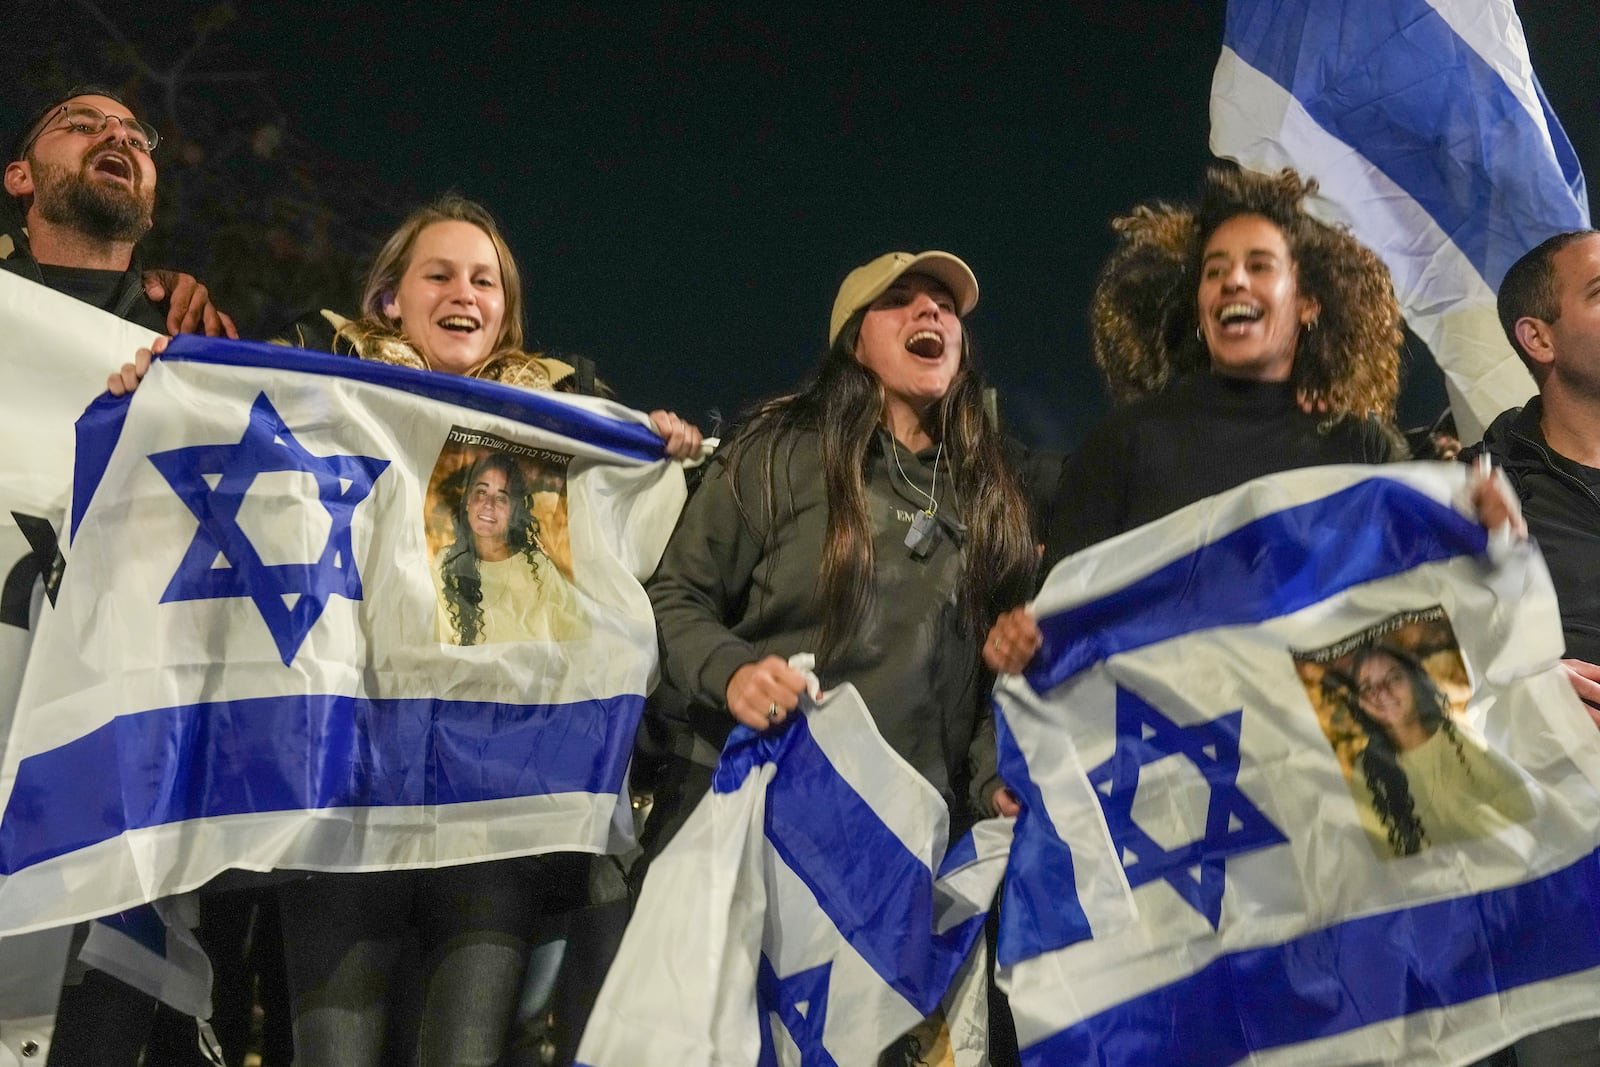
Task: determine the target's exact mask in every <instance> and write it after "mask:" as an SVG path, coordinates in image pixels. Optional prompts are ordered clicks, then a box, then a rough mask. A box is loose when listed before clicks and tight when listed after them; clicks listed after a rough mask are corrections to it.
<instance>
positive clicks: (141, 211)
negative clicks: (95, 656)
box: [0, 86, 238, 1067]
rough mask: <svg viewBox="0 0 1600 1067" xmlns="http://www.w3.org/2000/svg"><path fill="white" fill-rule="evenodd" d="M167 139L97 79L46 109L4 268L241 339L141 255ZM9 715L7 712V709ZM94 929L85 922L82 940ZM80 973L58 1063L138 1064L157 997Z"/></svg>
mask: <svg viewBox="0 0 1600 1067" xmlns="http://www.w3.org/2000/svg"><path fill="white" fill-rule="evenodd" d="M159 140H160V137H159V135H158V134H157V133H156V131H155V130H154V129H153V128H151V127H150V126H149V125H148V124H146V123H143V122H141V121H140V120H139V119H138V118H136V117H135V116H134V114H133V111H132V110H131V109H130V108H129V107H128V106H127V105H126V104H125V103H124V102H123V101H122V100H121V99H120V98H118V97H117V96H116V95H115V94H114V93H112V92H110V91H109V90H106V89H102V88H99V87H96V86H82V87H79V88H76V89H72V90H70V91H69V92H67V93H66V94H64V95H63V96H61V97H60V98H58V99H54V100H53V101H52V102H50V103H49V104H47V105H46V106H43V107H41V108H40V109H39V110H38V111H37V112H35V113H34V115H33V117H32V118H31V119H30V120H29V121H28V122H27V124H25V125H24V126H23V127H22V128H21V129H20V130H19V131H18V132H17V135H16V138H15V140H14V141H13V142H12V145H11V151H10V153H9V155H8V156H7V157H6V158H7V159H8V160H9V162H7V163H6V165H5V172H4V182H5V193H6V195H5V196H4V197H0V270H5V271H9V272H10V273H12V274H16V275H18V276H20V277H23V278H26V279H28V280H30V281H33V282H37V283H39V284H41V285H44V286H47V287H48V288H51V289H54V290H57V291H58V292H61V293H65V294H66V295H68V296H71V297H74V298H75V299H78V300H81V301H83V302H84V303H87V304H90V305H93V306H94V307H97V308H99V309H101V310H102V311H107V312H110V313H111V314H113V315H116V316H117V317H118V318H121V319H125V320H127V321H129V322H133V323H137V324H138V325H140V326H143V327H145V328H147V329H149V330H152V331H155V332H157V333H179V332H183V331H190V332H197V331H199V330H201V329H203V330H204V332H205V333H207V334H210V335H212V336H216V335H219V334H224V333H225V334H227V335H228V336H230V337H237V336H238V333H237V331H236V330H235V329H234V326H233V323H232V321H231V320H230V319H229V318H228V316H226V315H224V314H222V313H221V312H219V311H218V310H217V309H216V308H215V307H214V306H212V304H211V302H210V298H209V294H208V293H207V291H206V288H205V286H203V285H200V284H199V283H198V282H196V281H195V279H194V278H193V277H191V276H189V275H187V274H179V273H177V272H175V271H146V270H145V269H144V268H143V265H142V264H141V262H140V258H139V252H138V242H139V240H140V239H141V238H143V237H144V235H145V234H146V233H148V232H149V230H150V226H151V222H152V212H153V210H154V208H155V190H156V166H155V160H154V156H153V155H152V153H153V152H154V151H155V148H156V145H157V144H158V142H159ZM129 354H130V355H131V353H129ZM9 399H10V400H11V401H12V402H21V403H27V402H28V400H27V398H25V397H24V398H9ZM83 399H84V400H85V402H87V401H88V400H89V399H90V398H89V397H84V398H83ZM38 551H41V552H43V551H46V548H45V546H39V548H38ZM9 711H10V709H9V708H0V715H8V714H9ZM86 929H87V928H86V927H80V928H79V931H78V934H77V938H76V939H75V941H74V945H75V946H76V945H78V944H80V943H81V938H82V937H83V935H84V933H85V931H86ZM79 970H80V971H81V972H82V973H81V977H80V979H79V980H78V981H76V982H73V983H72V984H70V985H68V986H67V987H65V988H64V989H63V991H62V995H61V1002H60V1008H59V1011H58V1013H57V1017H56V1027H55V1038H54V1042H53V1044H52V1045H51V1047H50V1049H49V1062H50V1063H51V1064H53V1065H56V1067H73V1065H75V1064H89V1063H94V1064H108V1065H116V1064H129V1065H132V1064H135V1063H137V1062H138V1059H139V1056H140V1053H141V1051H142V1049H143V1046H144V1043H145V1037H146V1035H147V1034H148V1033H149V1032H150V1028H151V1024H152V1021H153V1019H154V1017H155V1011H156V999H155V998H154V997H152V996H150V995H149V994H147V993H144V992H142V991H140V990H138V989H135V988H133V987H132V986H130V985H127V984H126V983H124V982H121V981H119V980H118V979H116V978H113V977H111V976H110V975H108V974H105V973H104V972H101V971H98V970H94V969H92V968H79ZM34 1044H35V1047H37V1043H34ZM24 1048H26V1046H24ZM25 1054H27V1053H25ZM0 1058H3V1057H0Z"/></svg>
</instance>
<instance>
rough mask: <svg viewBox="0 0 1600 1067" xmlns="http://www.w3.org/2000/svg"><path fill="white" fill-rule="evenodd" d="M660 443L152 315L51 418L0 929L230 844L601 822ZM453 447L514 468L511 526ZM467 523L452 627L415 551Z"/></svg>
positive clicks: (550, 845)
mask: <svg viewBox="0 0 1600 1067" xmlns="http://www.w3.org/2000/svg"><path fill="white" fill-rule="evenodd" d="M123 358H126V357H125V356H124V357H123ZM491 455H492V456H495V457H498V460H497V462H499V464H500V465H499V467H498V468H496V472H495V473H489V468H490V467H491V466H493V464H491V463H489V462H488V458H489V457H490V456H491ZM660 457H661V446H660V442H659V440H658V439H657V438H656V436H655V435H654V434H653V433H652V432H651V430H650V429H649V428H648V424H647V420H645V418H644V416H642V415H639V414H637V413H635V412H630V411H628V410H627V409H625V408H622V407H620V406H618V405H614V404H609V403H606V402H604V401H595V400H587V399H583V398H565V397H557V396H553V395H549V394H534V393H528V392H525V391H521V390H514V389H510V388H506V387H502V386H498V385H494V384H492V383H484V382H476V381H470V380H466V379H457V378H452V377H449V376H445V375H438V374H426V373H421V372H414V371H410V370H407V369H404V368H396V367H388V366H384V365H379V364H368V363H363V362H360V361H357V360H351V359H338V358H334V357H328V356H319V355H314V354H311V353H305V352H299V351H296V350H293V349H287V348H282V347H276V346H268V345H249V344H241V343H238V342H221V341H207V340H204V339H200V338H193V337H183V338H179V339H178V340H177V341H175V342H174V343H173V344H172V346H171V348H170V349H169V350H168V354H167V356H166V357H165V358H164V359H162V360H159V361H157V364H156V366H155V367H154V368H153V369H152V371H151V373H150V376H149V377H148V378H147V379H146V380H145V382H144V384H143V385H142V386H141V387H140V389H139V390H138V391H137V393H135V394H134V396H133V397H132V400H131V402H129V401H127V400H123V401H113V400H111V399H110V398H109V397H107V398H103V399H102V400H100V401H97V402H96V403H95V404H94V405H93V406H92V407H91V409H90V410H89V411H88V412H87V413H86V414H85V416H84V417H83V419H82V420H80V422H79V424H78V444H77V452H76V475H75V480H74V489H73V497H72V509H71V528H72V536H71V548H70V550H69V552H68V564H67V567H66V574H65V577H64V579H63V581H62V583H61V586H60V589H59V592H58V594H57V599H56V607H55V610H54V611H53V612H50V613H47V614H46V616H45V617H44V619H43V621H42V622H41V624H40V627H39V632H38V635H37V639H36V641H35V644H34V648H33V650H32V653H31V657H30V660H29V665H28V669H27V673H26V675H25V678H24V681H23V687H22V693H21V696H20V698H19V702H18V708H17V715H16V718H15V721H14V723H13V724H12V727H11V731H10V735H9V739H8V741H7V743H6V747H5V750H4V755H3V762H0V934H8V933H14V932H21V931H27V930H33V929H42V928H45V927H49V926H54V925H58V924H61V923H66V922H72V921H75V920H78V919H82V918H85V917H90V916H95V915H103V914H109V913H112V912H118V911H122V910H124V909H126V908H128V907H130V906H132V905H134V904H138V903H140V902H143V901H149V900H154V899H157V898H160V897H164V896H167V895H170V894H173V893H177V892H181V891H184V890H186V889H189V888H193V887H195V886H198V885H200V884H202V883H204V882H205V881H206V880H207V879H209V878H210V877H212V876H213V875H215V874H216V873H218V872H219V871H221V870H224V869H226V868H229V867H242V868H247V869H256V870H265V869H270V868H275V867H289V868H301V869H310V870H339V871H359V870H376V869H386V868H403V867H418V866H432V865H441V864H451V863H459V862H466V861H470V860H475V859H487V858H494V857H500V856H510V855H517V854H525V853H529V852H538V851H549V850H556V849H576V850H586V851H600V850H604V849H607V848H610V847H621V846H622V845H624V844H626V833H627V832H630V831H629V828H630V827H631V819H629V818H626V817H625V816H626V815H627V811H626V809H627V804H626V802H625V798H624V799H623V801H621V802H619V795H620V794H622V793H623V783H624V778H625V774H626V767H627V761H628V757H629V753H630V752H631V748H632V739H633V734H634V728H635V725H636V722H637V718H638V714H639V710H640V708H641V705H642V701H643V694H644V693H645V692H647V691H648V689H649V687H650V686H651V685H652V684H653V678H654V672H655V640H654V631H653V623H652V618H651V614H650V609H649V602H648V600H647V598H646V597H645V595H644V592H643V589H642V587H641V586H640V580H641V578H642V577H643V576H645V575H647V574H649V572H650V571H651V570H652V569H653V567H654V565H655V562H656V559H657V557H658V555H659V553H660V550H661V548H662V546H663V544H664V542H665V539H666V536H667V534H668V533H669V532H670V530H671V528H672V526H673V522H674V519H675V517H676V515H677V512H678V509H679V507H680V506H681V503H682V500H683V494H684V490H683V480H682V476H681V473H680V472H679V471H678V469H677V467H676V466H675V465H673V464H668V463H665V462H662V461H661V458H660ZM478 472H483V473H482V481H483V482H484V483H485V484H488V485H489V487H490V489H495V488H497V487H498V488H500V489H502V490H503V489H504V488H505V486H506V484H507V480H508V479H511V480H514V481H519V482H525V483H526V484H524V485H522V487H521V488H520V489H519V490H518V491H516V492H514V493H510V494H509V495H510V496H511V497H514V498H515V499H513V500H512V515H513V516H514V519H513V523H512V526H513V529H514V531H520V536H521V540H520V541H518V540H516V538H515V537H511V535H510V534H508V533H507V526H506V523H505V521H504V520H503V519H502V520H501V524H500V526H499V528H498V532H496V530H495V528H494V524H493V522H492V521H491V520H492V516H490V514H489V510H488V509H487V508H485V509H480V510H481V511H482V513H481V514H480V513H479V510H474V509H473V508H468V507H467V506H466V499H467V487H466V486H464V484H463V483H464V482H465V481H468V480H470V478H473V477H478V476H479V475H478ZM451 486H454V489H453V490H452V489H451V488H450V487H451ZM507 495H508V494H506V493H505V492H502V493H501V496H502V499H504V498H505V497H506V496H507ZM516 516H520V518H516ZM484 524H488V525H486V526H485V525H484ZM469 527H470V529H471V531H472V535H473V536H469V535H468V533H467V532H466V531H467V530H468V529H469ZM480 527H481V528H482V529H486V530H488V531H489V532H488V533H481V540H483V541H484V542H486V543H488V547H487V548H483V549H481V552H482V557H481V559H479V560H478V562H477V563H476V564H475V567H476V570H475V572H474V573H475V574H477V575H478V576H480V577H481V592H475V593H474V594H473V595H475V596H477V598H478V600H479V601H481V603H480V604H479V606H480V608H481V620H480V621H479V622H478V623H476V624H475V625H474V626H473V627H471V628H470V629H468V628H466V627H467V624H466V623H465V622H464V621H462V620H465V619H467V618H468V617H469V616H470V615H471V610H470V605H469V606H468V607H462V606H461V604H460V603H458V602H455V601H452V602H450V603H448V604H447V603H446V599H447V598H446V596H445V593H444V592H443V591H442V590H443V577H442V576H443V575H444V574H445V573H446V572H445V569H444V563H443V562H442V561H443V560H445V559H446V558H447V556H450V555H451V554H452V553H455V554H459V553H460V552H463V551H465V549H464V548H463V547H462V543H463V542H470V543H472V544H477V543H478V542H477V541H474V540H473V537H478V536H480ZM508 537H511V539H510V540H508ZM496 538H498V540H496ZM452 539H453V540H452ZM508 544H512V545H520V547H519V548H518V549H517V551H515V552H511V553H510V559H508V560H505V561H504V562H503V563H496V562H494V556H495V553H493V552H492V551H491V550H492V549H493V548H494V547H495V546H496V545H498V546H499V547H500V548H501V549H505V548H506V546H507V545H508ZM474 551H475V552H476V551H479V550H478V549H474ZM497 566H502V567H503V568H504V576H503V577H502V578H500V579H491V574H492V573H495V574H497V573H501V572H499V571H495V570H494V568H495V567H497ZM496 581H498V582H499V583H500V584H498V585H496V584H495V582H496ZM478 588H479V586H478V585H477V584H475V586H474V589H475V590H477V589H478ZM501 600H509V601H512V602H513V603H511V604H509V605H507V604H502V603H500V601H501ZM528 600H533V601H536V602H537V605H538V610H535V611H532V612H528V611H521V612H520V613H519V612H518V611H515V610H512V609H513V608H516V607H517V606H518V604H519V603H521V602H523V601H528ZM524 606H525V605H524ZM506 620H509V621H506ZM458 627H460V628H461V632H460V634H457V633H456V629H457V628H458ZM518 627H521V628H522V629H518ZM497 628H498V629H497ZM469 638H476V640H475V641H474V640H469Z"/></svg>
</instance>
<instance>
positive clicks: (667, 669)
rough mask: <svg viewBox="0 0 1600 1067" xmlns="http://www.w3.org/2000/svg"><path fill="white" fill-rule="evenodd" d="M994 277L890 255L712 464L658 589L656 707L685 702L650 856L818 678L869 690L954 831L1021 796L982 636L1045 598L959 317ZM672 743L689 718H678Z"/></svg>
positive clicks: (853, 277)
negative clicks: (736, 742) (717, 774)
mask: <svg viewBox="0 0 1600 1067" xmlns="http://www.w3.org/2000/svg"><path fill="white" fill-rule="evenodd" d="M977 300H978V285H977V281H976V280H975V279H974V278H973V276H972V272H971V270H969V269H968V267H967V265H966V264H965V263H963V262H961V260H959V259H957V258H956V257H955V256H952V255H950V254H948V253H945V252H924V253H920V254H917V255H912V254H909V253H904V252H894V253H890V254H888V255H885V256H881V257H879V258H877V259H875V260H873V261H872V262H870V263H868V264H866V265H865V266H862V267H859V268H857V269H856V270H854V271H852V272H850V274H849V275H848V276H847V277H846V278H845V280H844V283H843V284H842V285H841V286H840V288H839V295H838V297H837V299H836V300H835V302H834V307H833V317H832V320H831V323H830V326H829V347H828V350H827V353H826V355H824V357H823V359H822V363H821V366H820V367H819V368H818V370H817V371H816V374H815V375H814V376H813V377H812V378H811V379H810V381H808V382H807V383H806V384H805V385H803V386H802V387H801V388H800V389H799V390H798V391H797V392H793V393H788V394H786V395H783V396H780V397H777V398H775V399H772V400H769V401H767V402H765V403H764V404H762V405H760V406H759V407H757V408H756V410H755V411H754V413H753V414H752V415H751V416H750V418H749V419H748V421H747V422H746V423H745V425H744V426H743V427H742V428H741V429H740V430H739V431H738V432H737V433H736V434H734V436H733V438H732V440H731V441H730V442H729V443H728V445H727V446H726V447H725V448H724V449H723V451H722V452H721V453H719V455H718V456H717V457H716V459H714V460H713V461H712V463H711V465H710V470H709V471H708V472H707V474H706V478H705V481H704V482H703V484H702V485H701V486H700V488H699V490H698V492H697V493H696V494H695V495H694V497H693V498H691V500H690V501H689V504H688V507H687V508H686V510H685V511H684V514H683V518H682V520H681V522H680V525H679V527H678V529H677V531H676V533H674V535H673V537H672V540H671V542H670V543H669V544H668V546H667V550H666V554H665V555H664V557H663V559H662V562H661V566H660V568H659V570H658V571H657V572H656V574H655V577H654V578H653V579H652V580H651V581H650V583H649V585H648V589H649V593H650V599H651V602H652V603H653V604H654V605H655V610H656V622H657V626H658V629H659V631H660V635H661V644H662V648H663V652H664V654H663V664H662V672H663V689H664V690H665V691H666V692H665V693H664V694H663V695H662V696H661V698H660V699H658V700H657V706H658V707H661V706H675V707H679V708H682V709H683V711H682V713H681V717H680V718H677V719H676V720H674V723H675V725H676V728H677V734H676V736H675V738H673V740H672V742H671V743H672V749H673V751H674V753H675V755H676V757H678V758H676V759H675V760H674V761H672V770H671V771H670V772H669V773H668V774H667V775H666V776H665V777H666V781H665V782H664V783H663V784H662V785H661V786H660V787H658V789H657V793H656V803H657V810H656V812H655V813H654V814H653V815H652V819H651V822H650V823H649V824H647V826H646V831H645V837H646V841H645V844H646V850H647V853H648V854H651V855H654V854H655V853H657V852H659V850H660V848H661V847H662V846H664V844H665V842H666V839H667V838H668V837H670V836H671V834H672V833H673V832H674V831H675V830H676V827H677V825H679V823H680V822H681V819H682V818H684V817H686V816H687V814H688V811H689V810H690V809H691V808H692V807H693V806H694V803H695V801H696V800H698V798H699V797H700V795H702V794H703V793H704V792H705V790H706V789H707V788H708V787H709V784H710V774H711V767H712V766H713V765H714V764H715V762H716V755H717V753H718V751H719V750H720V749H721V746H722V743H723V741H724V740H725V739H726V738H727V735H728V733H729V731H730V730H732V728H733V727H734V725H735V724H736V723H743V724H745V725H747V726H750V727H752V728H754V729H757V730H763V729H767V728H770V727H774V726H778V725H781V724H782V722H783V721H784V719H785V717H786V716H788V715H789V714H790V712H792V711H793V710H794V708H795V707H796V705H797V703H798V699H799V694H800V693H801V691H802V690H803V689H804V686H805V680H804V678H803V677H802V675H801V674H800V673H799V672H798V671H796V670H794V669H792V668H791V667H790V666H789V664H788V662H787V660H788V657H790V656H792V655H794V654H796V653H802V652H812V653H815V654H816V656H817V661H816V673H817V675H818V677H819V678H820V679H821V682H822V685H823V687H824V688H831V687H833V686H837V685H839V684H841V683H843V682H850V683H852V684H854V685H855V687H856V689H857V690H858V691H859V692H860V693H861V696H862V698H863V700H864V701H865V703H866V705H867V707H869V708H870V709H871V710H872V714H873V717H874V719H875V720H876V721H877V724H878V728H879V730H880V732H881V733H882V734H883V737H884V739H885V740H886V741H887V742H888V743H889V744H890V745H891V746H892V747H893V748H894V749H895V751H896V752H898V753H899V754H900V755H901V756H903V757H904V758H905V759H906V760H907V762H909V763H910V764H911V765H912V766H913V767H915V768H916V769H917V770H918V771H919V772H920V773H921V774H922V775H923V776H924V777H926V778H927V779H928V781H929V782H931V783H932V784H933V785H934V786H935V787H936V788H937V789H938V790H939V791H940V793H941V794H943V796H944V798H945V801H946V803H948V804H949V806H950V809H951V835H952V839H954V837H955V835H957V834H959V833H960V832H962V830H963V829H964V828H965V826H966V825H967V824H969V823H970V822H971V821H972V819H973V818H974V816H975V815H978V814H983V813H987V812H991V811H995V810H998V809H997V805H998V806H1003V807H1007V808H1009V806H1010V804H1011V801H1010V799H1009V797H1008V796H1007V795H1006V794H1005V793H1004V791H1003V789H1002V788H1001V786H1000V782H999V778H998V776H997V775H996V773H995V760H994V743H993V733H992V724H991V723H990V722H989V720H988V719H987V717H986V715H985V714H984V710H983V703H982V696H981V694H982V692H983V691H984V690H985V689H986V688H987V686H986V685H984V684H983V683H984V681H985V679H984V678H983V677H982V669H981V666H980V663H979V658H978V645H979V641H980V640H981V638H982V635H983V634H984V633H985V632H986V630H987V628H988V626H989V624H990V622H991V621H992V620H993V619H994V617H995V613H996V611H997V610H998V609H999V608H1001V607H1005V606H1008V604H1009V603H1011V602H1014V601H1015V598H1016V597H1017V596H1018V595H1020V594H1023V593H1025V592H1026V591H1027V589H1028V586H1029V583H1030V582H1031V580H1032V573H1033V557H1034V547H1033V538H1032V536H1031V534H1030V532H1029V528H1028V505H1027V503H1026V502H1025V500H1024V497H1023V493H1022V490H1021V488H1020V487H1019V484H1018V480H1017V478H1016V476H1015V475H1014V474H1013V473H1012V471H1011V470H1010V469H1009V468H1008V467H1007V465H1006V462H1005V460H1004V458H1003V457H1002V455H1001V444H1000V438H999V435H998V434H997V433H996V431H995V430H994V429H993V427H991V426H990V425H989V423H988V422H987V421H986V420H985V418H984V414H983V409H982V403H981V391H982V380H981V378H980V376H979V373H978V368H977V366H976V363H975V360H974V358H973V354H972V350H971V346H970V343H969V340H968V337H967V334H966V331H965V329H964V325H963V322H962V317H963V316H964V315H966V314H967V313H968V312H970V311H971V310H972V308H973V306H974V305H975V304H976V303H977ZM668 732H669V733H671V730H670V729H669V730H668Z"/></svg>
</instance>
